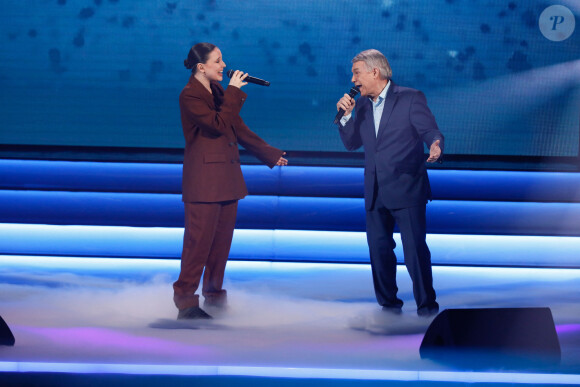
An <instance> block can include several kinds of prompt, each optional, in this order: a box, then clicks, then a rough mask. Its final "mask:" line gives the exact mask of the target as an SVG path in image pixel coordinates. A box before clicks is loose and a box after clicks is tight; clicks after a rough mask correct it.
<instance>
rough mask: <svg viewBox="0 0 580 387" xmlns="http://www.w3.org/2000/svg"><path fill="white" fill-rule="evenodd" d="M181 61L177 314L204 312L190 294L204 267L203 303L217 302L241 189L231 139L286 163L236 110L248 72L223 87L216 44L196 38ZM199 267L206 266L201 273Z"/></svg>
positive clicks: (221, 299)
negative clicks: (184, 75)
mask: <svg viewBox="0 0 580 387" xmlns="http://www.w3.org/2000/svg"><path fill="white" fill-rule="evenodd" d="M184 63H185V67H186V68H188V69H191V70H192V74H191V77H190V78H189V82H188V83H187V85H186V86H185V88H184V89H183V91H182V92H181V94H180V95H179V107H180V109H181V123H182V125H183V135H184V136H185V153H184V160H183V182H182V184H183V187H182V200H183V202H184V206H185V233H184V238H183V251H182V254H181V272H180V274H179V278H178V280H177V281H176V282H175V283H174V284H173V290H174V295H173V300H174V301H175V305H176V306H177V308H178V309H179V313H178V316H177V318H178V319H198V318H206V319H207V318H211V316H210V315H209V314H207V313H206V312H205V311H204V310H203V309H201V308H200V306H199V296H198V295H196V294H195V292H196V291H197V288H198V287H199V283H200V280H201V277H202V274H203V284H202V295H203V296H204V298H205V302H204V307H218V308H220V307H224V306H225V305H226V302H227V293H226V290H225V289H223V288H222V285H223V279H224V272H225V268H226V262H227V259H228V254H229V251H230V246H231V242H232V237H233V233H234V225H235V221H236V212H237V207H238V200H239V199H242V198H244V197H245V196H246V195H247V194H248V191H247V188H246V184H245V182H244V178H243V176H242V170H241V166H240V155H239V151H238V144H240V145H242V146H243V147H244V148H245V149H247V150H248V151H249V152H250V153H252V154H254V155H255V156H256V157H257V158H258V159H260V160H261V161H262V162H264V163H265V164H266V165H268V166H269V167H270V168H273V167H274V166H275V165H287V164H288V160H286V159H285V158H284V157H282V156H283V155H284V154H285V152H283V151H282V150H280V149H277V148H274V147H272V146H270V145H268V144H267V143H266V142H265V141H264V140H262V139H261V138H260V137H258V135H256V134H255V133H254V132H252V131H251V130H250V128H248V127H247V126H246V124H245V123H244V121H243V120H242V118H241V117H240V110H241V108H242V105H243V103H244V101H245V99H246V96H247V95H246V93H244V92H243V91H242V90H241V89H240V88H241V87H242V86H244V85H246V84H247V82H244V79H245V78H246V77H247V76H248V74H244V73H243V72H241V71H235V72H234V74H233V75H232V77H231V79H230V82H229V85H228V87H227V88H226V89H225V90H224V89H223V87H222V86H221V85H220V84H219V82H220V81H222V80H223V71H224V68H225V67H226V64H225V63H224V61H223V58H222V53H221V51H220V49H219V48H217V47H216V46H214V45H213V44H210V43H198V44H196V45H195V46H193V47H192V48H191V50H190V51H189V54H188V56H187V59H186V60H185V61H184ZM204 269H205V272H204Z"/></svg>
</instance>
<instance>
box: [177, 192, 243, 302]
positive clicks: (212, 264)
mask: <svg viewBox="0 0 580 387" xmlns="http://www.w3.org/2000/svg"><path fill="white" fill-rule="evenodd" d="M184 204H185V231H184V235H183V251H182V253H181V272H180V273H179V278H178V279H177V281H176V282H175V283H174V284H173V292H174V293H173V301H174V302H175V306H177V308H178V309H185V308H190V307H194V306H199V296H198V295H196V294H195V292H196V291H197V288H198V287H199V282H200V280H201V276H202V274H203V285H202V295H203V296H204V297H205V302H206V304H207V303H209V304H216V305H217V304H221V303H225V300H226V297H227V296H226V294H227V293H226V291H225V290H224V289H222V285H223V281H224V273H225V270H226V263H227V260H228V255H229V253H230V247H231V244H232V238H233V235H234V226H235V223H236V214H237V210H238V201H237V200H234V201H229V202H218V203H184ZM204 268H205V273H204Z"/></svg>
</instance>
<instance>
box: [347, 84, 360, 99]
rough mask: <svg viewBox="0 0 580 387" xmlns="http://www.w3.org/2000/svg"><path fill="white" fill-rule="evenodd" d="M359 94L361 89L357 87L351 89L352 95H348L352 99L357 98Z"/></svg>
mask: <svg viewBox="0 0 580 387" xmlns="http://www.w3.org/2000/svg"><path fill="white" fill-rule="evenodd" d="M358 93H360V89H359V88H358V87H356V86H353V87H351V89H350V93H348V94H349V95H350V96H351V97H354V96H356V95H357V94H358Z"/></svg>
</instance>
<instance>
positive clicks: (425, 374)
mask: <svg viewBox="0 0 580 387" xmlns="http://www.w3.org/2000/svg"><path fill="white" fill-rule="evenodd" d="M0 372H55V373H61V372H62V373H78V374H88V373H90V374H138V375H184V376H258V377H278V378H310V379H354V380H385V381H387V380H391V381H423V382H425V381H430V382H461V383H480V382H486V383H514V384H545V383H550V384H563V385H564V384H580V375H574V374H541V373H521V372H509V373H508V372H441V371H400V370H366V369H328V368H287V367H245V366H244V367H237V366H191V365H157V364H103V363H49V362H0Z"/></svg>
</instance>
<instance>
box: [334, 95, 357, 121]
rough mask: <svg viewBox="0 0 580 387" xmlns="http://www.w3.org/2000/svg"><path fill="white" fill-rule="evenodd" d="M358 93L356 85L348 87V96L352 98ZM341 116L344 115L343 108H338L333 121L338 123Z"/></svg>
mask: <svg viewBox="0 0 580 387" xmlns="http://www.w3.org/2000/svg"><path fill="white" fill-rule="evenodd" d="M358 93H360V90H359V89H358V87H356V86H353V87H351V88H350V91H349V93H348V95H349V97H350V98H354V97H355V96H356V95H357V94H358ZM342 116H344V109H343V108H340V110H339V111H338V113H336V117H334V123H335V124H338V123H339V121H340V119H341V118H342Z"/></svg>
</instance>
